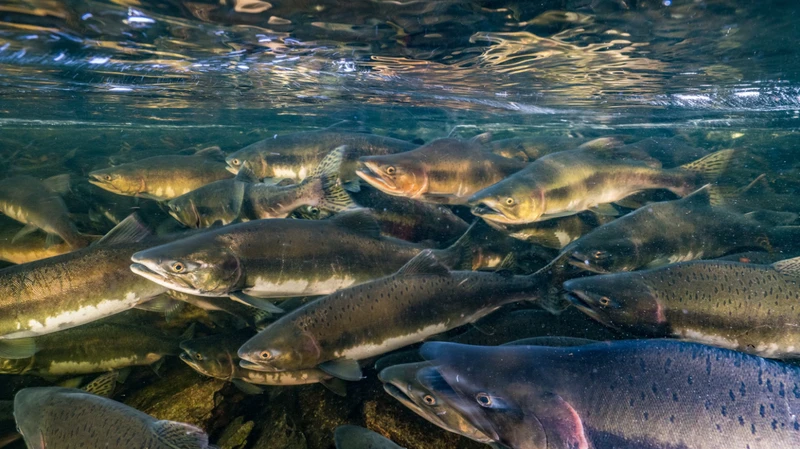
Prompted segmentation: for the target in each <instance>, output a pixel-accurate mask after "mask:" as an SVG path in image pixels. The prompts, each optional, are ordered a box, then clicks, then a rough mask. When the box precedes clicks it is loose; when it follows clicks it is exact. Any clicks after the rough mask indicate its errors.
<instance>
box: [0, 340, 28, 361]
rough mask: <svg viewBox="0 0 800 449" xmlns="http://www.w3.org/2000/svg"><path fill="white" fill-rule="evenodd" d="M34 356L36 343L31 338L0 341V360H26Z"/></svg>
mask: <svg viewBox="0 0 800 449" xmlns="http://www.w3.org/2000/svg"><path fill="white" fill-rule="evenodd" d="M34 354H36V342H35V341H34V340H33V338H15V339H13V340H7V339H3V340H0V358H3V359H27V358H28V357H33V355H34Z"/></svg>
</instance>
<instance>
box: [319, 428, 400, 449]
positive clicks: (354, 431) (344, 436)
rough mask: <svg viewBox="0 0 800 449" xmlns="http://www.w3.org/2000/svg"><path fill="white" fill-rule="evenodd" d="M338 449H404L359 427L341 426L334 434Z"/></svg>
mask: <svg viewBox="0 0 800 449" xmlns="http://www.w3.org/2000/svg"><path fill="white" fill-rule="evenodd" d="M333 439H334V441H335V443H336V449H403V448H402V447H401V446H398V445H397V444H395V443H394V442H393V441H392V440H390V439H388V438H386V437H384V436H383V435H380V434H378V433H375V432H373V431H371V430H369V429H365V428H363V427H358V426H350V425H345V426H339V427H337V428H336V430H335V431H334V432H333Z"/></svg>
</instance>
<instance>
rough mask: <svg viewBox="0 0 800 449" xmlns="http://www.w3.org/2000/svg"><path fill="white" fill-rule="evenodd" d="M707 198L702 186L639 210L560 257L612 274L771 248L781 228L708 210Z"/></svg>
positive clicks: (709, 201) (713, 207) (723, 210)
mask: <svg viewBox="0 0 800 449" xmlns="http://www.w3.org/2000/svg"><path fill="white" fill-rule="evenodd" d="M711 195H712V191H711V188H710V186H706V187H704V188H702V189H699V190H698V191H697V192H695V193H693V194H691V195H689V196H687V197H685V198H682V199H680V200H675V201H665V202H660V203H654V204H649V205H647V206H643V207H641V208H639V209H637V210H635V211H634V212H632V213H630V214H627V215H625V216H623V217H620V218H619V219H617V220H614V221H612V222H610V223H606V224H604V225H602V226H600V227H598V228H596V229H594V230H593V231H591V232H589V233H588V234H586V235H584V236H583V237H581V238H580V239H578V240H576V241H574V242H572V243H571V244H569V245H568V246H566V247H565V248H564V249H563V251H562V252H561V256H560V257H562V258H563V259H564V260H566V261H568V262H569V263H570V264H572V265H574V266H576V267H578V268H581V269H583V270H587V271H592V272H596V273H610V272H617V271H631V270H636V269H639V268H645V267H656V266H660V265H665V264H668V263H675V262H682V261H688V260H695V259H703V258H706V259H711V258H715V257H719V256H723V255H725V254H729V253H734V252H741V251H747V250H753V249H755V250H762V251H765V250H771V249H772V246H771V243H770V241H771V240H772V239H771V238H770V236H771V235H773V234H774V235H776V236H777V235H778V232H777V231H780V230H779V229H778V230H774V231H773V230H772V229H771V227H769V226H764V225H762V224H761V223H759V222H756V221H755V220H752V219H750V218H748V217H746V216H744V215H741V214H738V213H736V212H734V211H732V210H729V209H727V208H725V207H721V206H716V205H712V198H711ZM795 235H796V234H795ZM774 240H775V243H776V244H778V243H780V241H783V240H785V238H783V237H781V238H776V239H774Z"/></svg>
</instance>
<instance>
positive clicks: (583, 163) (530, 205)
mask: <svg viewBox="0 0 800 449" xmlns="http://www.w3.org/2000/svg"><path fill="white" fill-rule="evenodd" d="M609 156H613V153H612V154H611V155H608V154H604V153H602V152H591V151H582V150H574V151H564V152H561V153H554V154H550V155H548V156H544V157H542V158H540V159H537V160H536V161H534V162H532V163H531V164H529V165H528V166H527V167H525V168H524V169H523V170H521V171H519V172H517V173H515V174H513V175H511V176H509V177H508V178H507V179H505V180H503V181H501V182H498V183H497V184H495V185H493V186H491V187H488V188H486V189H484V190H481V191H480V192H478V193H476V194H475V195H473V196H472V197H471V198H470V199H469V201H468V203H469V205H470V206H471V207H472V212H473V213H474V214H475V215H478V216H480V217H481V218H483V219H485V220H489V221H495V222H499V223H504V224H524V223H531V222H536V221H543V220H547V219H550V218H556V217H562V216H566V215H573V214H576V213H578V212H581V211H584V210H589V209H593V208H600V207H603V206H606V207H607V206H608V203H613V202H615V201H619V200H622V199H624V198H625V197H627V196H630V195H633V194H635V193H638V192H641V191H644V190H652V189H667V190H670V191H671V192H673V193H675V194H677V195H679V196H686V195H688V194H689V193H691V192H693V191H695V190H697V189H698V188H700V187H701V186H702V185H703V184H705V183H706V182H708V181H709V180H710V179H713V178H714V177H715V176H717V175H718V174H719V173H720V172H721V171H722V170H723V169H724V168H725V167H726V166H727V164H728V162H729V161H730V159H731V158H732V157H733V151H732V150H724V151H718V152H716V153H712V154H710V155H708V156H706V157H705V158H703V159H700V160H698V161H695V162H692V163H690V164H686V165H684V166H682V167H680V168H676V169H670V170H664V169H660V168H654V167H651V166H648V165H647V164H645V163H643V162H640V161H636V160H628V159H617V158H614V157H609Z"/></svg>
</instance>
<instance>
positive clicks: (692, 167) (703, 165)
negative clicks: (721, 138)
mask: <svg viewBox="0 0 800 449" xmlns="http://www.w3.org/2000/svg"><path fill="white" fill-rule="evenodd" d="M735 154H736V150H721V151H717V152H714V153H711V154H709V155H708V156H705V157H702V158H700V159H698V160H696V161H694V162H689V163H688V164H685V165H681V167H680V168H681V169H683V170H687V171H690V172H694V173H698V174H700V175H702V176H703V178H704V179H705V180H706V181H713V180H715V179H717V178H719V176H720V175H721V174H722V173H723V172H724V171H725V169H727V168H728V166H729V165H730V163H731V161H732V160H733V159H734V155H735Z"/></svg>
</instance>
